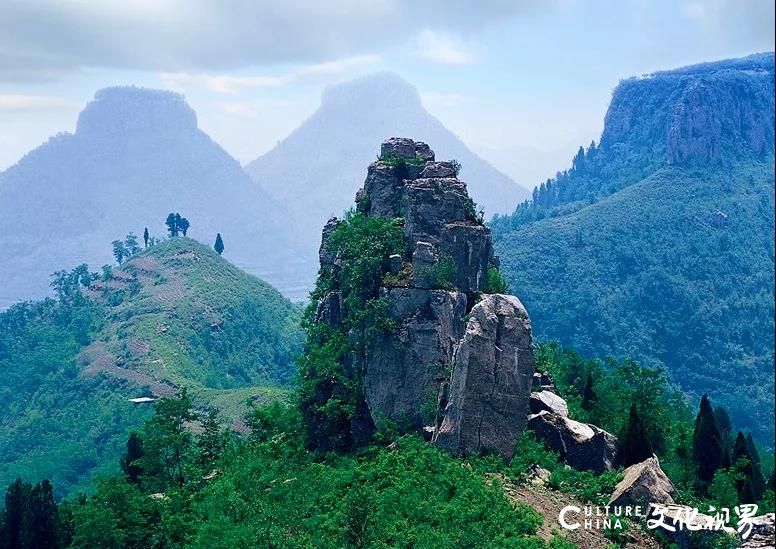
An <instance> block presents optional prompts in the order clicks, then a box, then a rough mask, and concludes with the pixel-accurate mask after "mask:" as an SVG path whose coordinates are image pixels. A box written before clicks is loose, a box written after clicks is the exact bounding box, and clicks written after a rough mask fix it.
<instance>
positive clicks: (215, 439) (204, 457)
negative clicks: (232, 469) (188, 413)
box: [197, 408, 226, 469]
mask: <svg viewBox="0 0 776 549" xmlns="http://www.w3.org/2000/svg"><path fill="white" fill-rule="evenodd" d="M197 447H198V448H199V463H200V465H202V467H204V468H206V469H207V468H210V467H212V466H213V464H214V463H215V462H216V461H217V460H218V458H219V457H221V454H222V453H223V451H224V448H225V447H226V435H225V433H224V431H223V429H222V428H221V418H220V417H219V413H218V410H217V409H216V408H211V409H210V410H208V413H207V416H205V420H204V421H203V422H202V433H201V434H200V435H199V436H198V437H197Z"/></svg>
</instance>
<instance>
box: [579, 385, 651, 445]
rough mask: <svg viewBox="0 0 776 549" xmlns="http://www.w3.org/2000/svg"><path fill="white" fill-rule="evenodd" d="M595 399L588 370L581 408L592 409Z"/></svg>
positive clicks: (596, 396)
mask: <svg viewBox="0 0 776 549" xmlns="http://www.w3.org/2000/svg"><path fill="white" fill-rule="evenodd" d="M597 400H598V395H596V394H595V391H594V390H593V374H591V373H590V372H588V373H587V377H585V387H584V389H583V390H582V403H581V406H582V409H583V410H592V409H593V405H594V404H595V403H596V401H597ZM650 455H652V454H650Z"/></svg>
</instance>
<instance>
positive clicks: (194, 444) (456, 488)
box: [0, 395, 559, 549]
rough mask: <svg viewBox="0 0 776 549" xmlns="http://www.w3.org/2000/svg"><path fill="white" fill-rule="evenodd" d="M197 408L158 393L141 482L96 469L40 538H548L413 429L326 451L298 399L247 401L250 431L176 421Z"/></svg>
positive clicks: (497, 543) (105, 543) (489, 542)
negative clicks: (88, 492)
mask: <svg viewBox="0 0 776 549" xmlns="http://www.w3.org/2000/svg"><path fill="white" fill-rule="evenodd" d="M195 415H197V414H196V412H194V410H193V408H192V406H191V401H190V400H189V399H188V397H187V396H186V395H181V396H179V397H175V398H170V399H165V400H162V401H159V402H158V403H157V404H156V405H155V413H154V415H153V417H152V418H150V419H149V420H148V421H147V422H146V423H145V426H144V427H143V430H142V434H141V435H136V437H139V440H140V445H141V447H142V448H143V451H142V455H141V457H139V458H136V459H135V460H133V461H131V462H130V463H131V464H132V465H134V466H135V467H136V468H137V470H139V471H140V474H139V476H138V478H139V482H135V481H133V480H132V478H130V477H129V476H120V475H114V476H111V477H103V478H102V479H100V480H99V481H98V482H97V483H96V488H95V493H94V495H92V496H90V497H85V496H80V497H78V498H76V499H74V500H71V501H67V502H65V503H63V504H61V505H60V507H59V509H57V508H56V506H54V507H53V509H50V516H52V517H54V520H53V521H50V523H51V524H54V525H56V527H57V528H56V531H55V532H56V534H57V536H56V537H55V538H52V539H53V541H52V542H51V543H50V544H49V545H47V547H51V548H56V547H63V546H72V547H139V546H160V547H168V546H174V547H180V546H190V547H289V548H290V547H373V546H378V547H410V546H414V547H435V548H436V547H440V548H444V547H450V548H453V547H484V546H488V547H516V548H536V549H541V548H545V547H548V545H547V544H545V543H544V542H543V541H542V540H541V539H540V538H538V537H536V536H535V535H534V534H535V532H536V529H537V527H538V526H539V525H540V524H541V523H542V517H541V516H540V515H539V514H538V513H536V512H535V511H533V510H531V509H530V508H528V507H526V506H524V505H520V504H517V505H515V504H513V503H512V502H511V501H510V500H509V499H508V498H507V496H506V495H505V494H504V492H503V491H502V489H501V487H500V485H499V484H498V482H487V481H486V478H485V476H484V475H483V474H482V473H479V472H475V471H473V470H472V469H471V468H469V467H464V466H463V464H462V463H461V461H460V460H458V459H455V458H453V457H450V456H449V455H447V454H445V453H443V452H441V451H439V450H437V449H435V448H433V447H431V446H430V445H428V444H426V443H424V442H423V441H421V440H420V439H418V438H416V437H402V438H400V439H398V440H397V441H395V443H394V444H393V445H391V447H389V448H378V447H370V448H367V449H365V450H364V451H362V452H360V453H359V454H355V455H337V454H329V455H328V456H326V457H323V458H322V457H321V456H318V455H316V454H312V453H309V452H306V451H305V450H304V446H305V439H306V435H305V430H304V428H303V427H302V419H301V417H300V415H299V413H298V411H297V406H296V405H295V404H279V403H275V404H273V405H268V406H265V407H260V408H257V409H255V410H254V411H253V412H252V413H251V414H250V415H249V417H248V423H249V425H250V426H251V428H252V432H251V436H250V437H248V438H247V439H238V438H235V437H233V436H230V435H228V434H227V433H226V432H225V431H224V430H223V429H222V428H219V427H218V426H217V425H216V426H215V427H211V428H210V429H205V430H204V431H203V432H202V433H201V434H198V435H192V434H190V433H186V432H184V431H182V430H181V425H182V424H184V423H185V422H186V421H187V420H190V418H192V417H193V416H195ZM199 421H203V419H202V418H201V417H200V418H199ZM203 423H205V424H206V423H207V420H204V421H203ZM214 439H215V440H217V441H218V443H217V444H216V445H215V446H214V445H213V444H212V441H213V440H214ZM214 447H216V448H217V451H216V452H215V453H212V452H210V453H209V452H206V451H205V450H206V449H212V448H214ZM203 456H207V459H203ZM126 461H127V460H126V457H125V460H124V462H126ZM15 486H16V485H12V486H11V488H9V493H13V492H12V491H13V490H14V489H15ZM2 524H3V521H2V520H0V526H1V525H2ZM558 546H559V545H558V544H557V543H553V544H551V545H550V547H558Z"/></svg>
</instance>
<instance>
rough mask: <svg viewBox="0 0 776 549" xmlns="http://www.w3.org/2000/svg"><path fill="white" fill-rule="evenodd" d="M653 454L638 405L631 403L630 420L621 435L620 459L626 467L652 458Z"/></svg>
mask: <svg viewBox="0 0 776 549" xmlns="http://www.w3.org/2000/svg"><path fill="white" fill-rule="evenodd" d="M652 454H653V450H652V444H651V443H650V442H649V437H648V436H647V430H646V429H645V428H644V422H643V421H642V419H641V416H640V415H639V412H638V410H637V409H636V405H635V404H631V407H630V413H629V414H628V422H627V423H626V424H625V426H624V428H623V430H622V434H621V435H620V460H621V461H622V464H623V465H624V466H625V467H628V466H629V465H633V464H634V463H641V462H642V461H644V460H645V459H649V458H651V457H652Z"/></svg>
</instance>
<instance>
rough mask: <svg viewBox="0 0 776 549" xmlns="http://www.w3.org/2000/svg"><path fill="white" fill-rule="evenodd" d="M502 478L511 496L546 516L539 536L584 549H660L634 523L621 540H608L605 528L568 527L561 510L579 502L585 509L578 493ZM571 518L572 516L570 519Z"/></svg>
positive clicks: (501, 480) (500, 479)
mask: <svg viewBox="0 0 776 549" xmlns="http://www.w3.org/2000/svg"><path fill="white" fill-rule="evenodd" d="M498 478H499V481H500V483H501V486H502V488H503V489H504V492H505V493H506V494H507V496H508V497H509V498H510V499H512V500H513V501H515V502H519V503H524V504H526V505H530V506H531V507H533V508H534V509H535V510H536V511H538V512H539V513H540V514H541V515H542V516H543V517H544V523H543V524H542V526H541V527H540V528H539V530H538V532H537V535H538V536H540V537H541V538H542V539H545V540H547V541H549V540H551V539H552V538H553V536H554V535H559V536H561V537H563V538H565V539H567V540H568V541H570V542H571V543H573V544H575V545H576V546H578V547H580V548H583V549H610V548H611V547H613V546H615V543H616V545H617V546H620V547H629V548H636V547H638V548H640V549H641V548H645V549H660V545H659V544H658V543H657V542H656V541H655V539H654V538H653V537H652V536H650V535H649V534H648V533H647V532H646V531H644V530H643V529H642V528H641V527H640V526H638V525H636V524H633V523H630V525H629V527H628V530H627V531H625V530H620V531H619V532H621V533H622V535H621V537H620V540H619V541H618V542H614V541H613V540H611V539H608V538H607V537H606V536H605V535H604V531H603V530H585V529H584V528H577V529H576V530H565V529H563V528H562V527H561V525H560V523H559V522H558V515H559V514H560V511H561V509H563V508H564V507H566V506H567V505H575V506H577V507H579V508H580V509H583V508H584V506H585V504H584V503H582V502H581V501H579V500H578V499H576V498H575V497H574V496H571V495H569V494H564V493H562V492H556V491H555V490H550V489H549V488H547V487H545V486H541V485H533V484H527V485H525V486H523V485H518V484H514V483H513V482H511V481H510V480H508V479H506V478H504V477H501V476H499V477H498ZM571 519H572V517H571V516H570V517H569V520H571ZM593 520H595V519H593ZM575 522H576V520H575ZM580 522H581V521H580Z"/></svg>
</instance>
